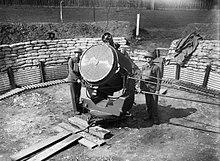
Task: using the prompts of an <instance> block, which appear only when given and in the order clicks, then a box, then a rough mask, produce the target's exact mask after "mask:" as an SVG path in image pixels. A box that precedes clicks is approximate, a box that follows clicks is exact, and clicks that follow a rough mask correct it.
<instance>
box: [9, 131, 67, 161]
mask: <svg viewBox="0 0 220 161" xmlns="http://www.w3.org/2000/svg"><path fill="white" fill-rule="evenodd" d="M70 135H71V132H67V131H65V132H62V133H59V134H57V135H56V136H52V137H50V138H48V139H47V140H43V141H41V142H39V143H37V144H35V145H33V146H30V147H29V148H27V149H24V150H21V151H20V152H18V153H16V154H14V155H12V156H10V157H11V159H12V160H20V159H23V158H25V157H28V156H30V155H32V154H34V153H36V152H38V151H40V150H42V149H44V148H46V147H48V146H50V145H52V144H54V143H56V142H58V141H60V140H62V139H64V138H66V137H68V136H70Z"/></svg>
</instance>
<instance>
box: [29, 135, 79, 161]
mask: <svg viewBox="0 0 220 161" xmlns="http://www.w3.org/2000/svg"><path fill="white" fill-rule="evenodd" d="M80 138H82V137H81V136H80V135H77V134H72V135H70V136H69V137H67V138H65V139H64V140H62V141H60V142H58V143H57V144H55V145H52V146H51V147H49V148H47V149H45V150H44V151H42V152H40V153H39V154H37V155H35V156H34V157H32V158H31V159H29V160H28V161H41V160H45V159H47V158H48V157H50V156H52V155H53V154H55V153H56V152H58V151H60V150H61V149H63V148H65V147H67V146H68V145H70V144H72V143H74V142H76V141H78V140H79V139H80Z"/></svg>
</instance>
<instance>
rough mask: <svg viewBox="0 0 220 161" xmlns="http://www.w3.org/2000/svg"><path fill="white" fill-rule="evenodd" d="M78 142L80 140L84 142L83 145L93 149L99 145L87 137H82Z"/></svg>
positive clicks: (81, 142)
mask: <svg viewBox="0 0 220 161" xmlns="http://www.w3.org/2000/svg"><path fill="white" fill-rule="evenodd" d="M78 142H79V143H80V144H82V145H84V146H86V147H88V148H89V149H93V148H95V147H97V144H96V143H94V142H92V141H90V140H87V139H86V138H82V139H80V140H79V141H78Z"/></svg>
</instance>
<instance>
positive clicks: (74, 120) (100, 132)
mask: <svg viewBox="0 0 220 161" xmlns="http://www.w3.org/2000/svg"><path fill="white" fill-rule="evenodd" d="M68 120H69V122H70V123H71V124H73V125H75V126H78V127H79V128H80V129H81V130H82V129H85V128H88V129H86V130H85V131H86V132H88V133H91V134H93V135H95V136H98V137H100V138H102V139H107V138H110V137H111V132H110V131H109V130H107V129H104V128H102V127H100V126H93V127H89V124H88V123H87V121H85V120H83V119H80V118H78V117H76V116H75V117H70V118H69V119H68Z"/></svg>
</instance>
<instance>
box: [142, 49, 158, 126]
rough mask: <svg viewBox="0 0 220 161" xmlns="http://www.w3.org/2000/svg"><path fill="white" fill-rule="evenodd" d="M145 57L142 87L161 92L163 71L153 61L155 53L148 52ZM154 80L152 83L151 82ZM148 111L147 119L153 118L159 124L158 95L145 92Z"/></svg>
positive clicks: (148, 90) (146, 89)
mask: <svg viewBox="0 0 220 161" xmlns="http://www.w3.org/2000/svg"><path fill="white" fill-rule="evenodd" d="M144 58H145V59H146V62H147V63H146V64H145V65H143V66H142V70H141V80H143V81H141V82H140V89H141V90H143V91H146V92H151V93H156V94H159V90H160V83H161V82H160V77H161V72H160V68H159V66H158V65H156V64H154V63H153V58H154V55H153V53H147V54H146V55H145V56H144ZM151 82H152V83H151ZM145 99H146V105H147V112H148V114H149V117H148V118H146V119H149V120H152V121H153V123H154V124H159V122H160V121H159V117H158V95H154V94H145Z"/></svg>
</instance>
